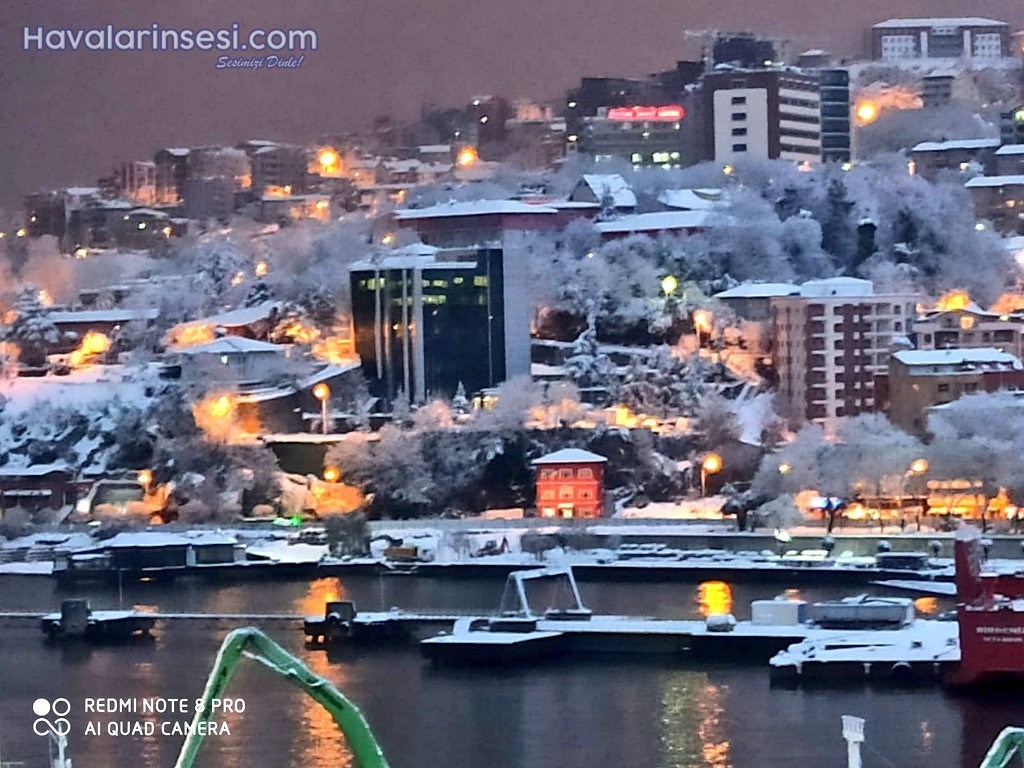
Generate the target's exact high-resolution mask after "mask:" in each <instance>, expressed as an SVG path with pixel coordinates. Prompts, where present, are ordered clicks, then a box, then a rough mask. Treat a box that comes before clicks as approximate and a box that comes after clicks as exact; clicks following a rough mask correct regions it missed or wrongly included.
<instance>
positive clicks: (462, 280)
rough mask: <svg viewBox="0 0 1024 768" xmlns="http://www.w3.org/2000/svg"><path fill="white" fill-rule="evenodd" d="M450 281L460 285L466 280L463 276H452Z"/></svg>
mask: <svg viewBox="0 0 1024 768" xmlns="http://www.w3.org/2000/svg"><path fill="white" fill-rule="evenodd" d="M452 282H453V283H454V284H455V285H462V284H463V283H464V282H466V280H465V278H462V277H453V278H452Z"/></svg>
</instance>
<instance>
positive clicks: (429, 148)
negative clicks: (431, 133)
mask: <svg viewBox="0 0 1024 768" xmlns="http://www.w3.org/2000/svg"><path fill="white" fill-rule="evenodd" d="M417 151H418V152H419V153H420V154H421V155H447V154H448V153H450V152H451V151H452V145H451V144H421V145H420V146H419V147H418V148H417Z"/></svg>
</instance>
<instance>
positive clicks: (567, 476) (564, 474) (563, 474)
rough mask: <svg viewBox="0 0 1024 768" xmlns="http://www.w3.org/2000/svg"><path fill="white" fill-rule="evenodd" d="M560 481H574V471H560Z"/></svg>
mask: <svg viewBox="0 0 1024 768" xmlns="http://www.w3.org/2000/svg"><path fill="white" fill-rule="evenodd" d="M558 479H559V480H572V470H571V469H560V470H558Z"/></svg>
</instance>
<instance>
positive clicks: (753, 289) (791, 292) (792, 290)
mask: <svg viewBox="0 0 1024 768" xmlns="http://www.w3.org/2000/svg"><path fill="white" fill-rule="evenodd" d="M799 293H800V286H798V285H794V284H793V283H742V284H741V285H737V286H735V287H734V288H730V289H729V290H727V291H722V292H721V293H716V294H715V298H716V299H769V298H772V297H774V296H796V295H798V294H799Z"/></svg>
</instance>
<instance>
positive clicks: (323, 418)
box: [313, 381, 331, 435]
mask: <svg viewBox="0 0 1024 768" xmlns="http://www.w3.org/2000/svg"><path fill="white" fill-rule="evenodd" d="M330 396H331V388H330V387H328V386H327V384H325V383H324V382H322V381H321V382H320V383H319V384H317V385H316V386H315V387H313V397H315V398H316V399H317V400H319V401H320V426H321V432H322V433H323V434H325V435H326V434H327V400H328V398H330Z"/></svg>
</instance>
